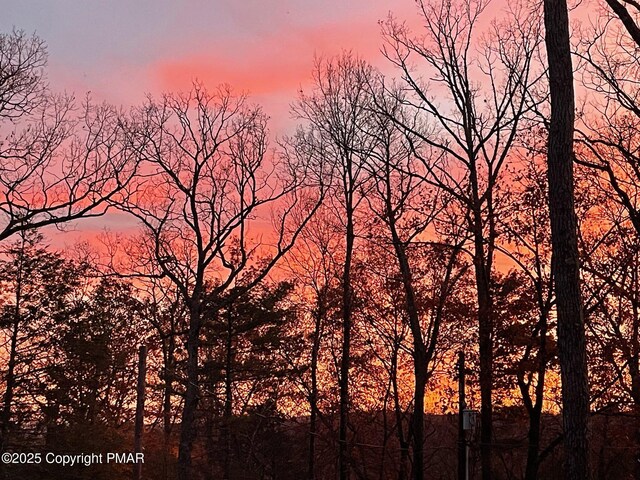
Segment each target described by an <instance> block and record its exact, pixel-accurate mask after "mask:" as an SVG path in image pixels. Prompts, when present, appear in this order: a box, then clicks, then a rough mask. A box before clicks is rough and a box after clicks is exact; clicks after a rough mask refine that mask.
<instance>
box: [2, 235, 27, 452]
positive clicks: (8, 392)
mask: <svg viewBox="0 0 640 480" xmlns="http://www.w3.org/2000/svg"><path fill="white" fill-rule="evenodd" d="M24 246H25V236H24V235H22V250H21V252H20V260H19V262H20V265H19V267H18V272H17V275H16V295H15V299H16V304H15V310H14V316H13V330H12V331H11V344H10V347H9V362H8V364H7V375H6V377H5V378H6V380H5V385H6V389H5V392H4V399H3V405H2V418H0V422H1V424H0V451H4V449H5V448H6V446H7V445H6V443H7V435H8V433H9V423H10V422H11V404H12V403H13V391H14V389H15V384H16V375H15V370H16V363H17V361H18V332H19V331H20V330H19V328H20V317H21V315H20V305H21V303H22V274H23V271H22V270H23V265H24V264H23V261H24Z"/></svg>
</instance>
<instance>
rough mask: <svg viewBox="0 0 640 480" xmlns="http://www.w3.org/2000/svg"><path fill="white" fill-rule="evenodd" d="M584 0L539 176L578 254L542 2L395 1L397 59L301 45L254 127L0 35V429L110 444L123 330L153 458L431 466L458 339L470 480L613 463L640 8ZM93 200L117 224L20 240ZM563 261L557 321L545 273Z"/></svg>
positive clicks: (629, 439)
mask: <svg viewBox="0 0 640 480" xmlns="http://www.w3.org/2000/svg"><path fill="white" fill-rule="evenodd" d="M545 3H548V2H545ZM607 4H608V6H609V7H607V8H611V10H608V9H606V8H605V6H602V8H603V14H602V16H601V17H599V19H598V20H597V21H596V22H595V23H594V24H593V25H591V26H590V27H589V28H588V29H587V28H583V29H582V30H579V31H576V32H575V33H576V41H575V42H574V51H573V61H574V64H575V65H576V66H577V67H578V69H577V71H576V73H575V74H574V81H575V82H576V84H577V85H580V90H579V92H580V96H579V97H578V98H579V101H578V103H577V107H576V111H577V115H576V120H575V133H574V145H573V152H574V153H573V154H572V155H570V156H573V157H575V158H573V160H574V162H573V163H574V164H575V165H574V166H575V172H573V175H574V178H573V179H571V178H570V177H571V175H568V176H567V178H568V179H569V180H570V182H569V184H568V185H566V184H565V185H564V186H562V188H560V187H558V186H557V185H559V184H558V183H552V184H553V185H556V187H554V188H556V190H562V191H561V192H560V193H565V194H567V195H568V197H567V198H574V200H573V201H574V202H575V212H576V213H575V217H572V216H571V215H573V212H572V211H571V210H566V209H565V211H566V212H569V218H570V220H572V219H573V218H575V219H576V222H577V227H578V228H577V230H576V229H573V230H575V233H577V243H578V247H579V255H580V258H579V259H573V258H572V257H571V255H568V256H566V257H560V256H558V253H557V252H558V250H557V249H556V247H557V244H558V243H557V241H558V240H557V238H556V239H554V240H553V241H552V235H551V221H550V217H551V216H550V211H549V207H548V197H549V194H550V191H549V189H550V187H549V185H550V183H549V181H548V179H547V153H549V158H551V157H553V155H556V154H555V153H553V155H552V152H551V149H549V152H547V150H548V145H555V144H553V143H548V138H549V136H550V134H551V135H553V134H554V133H553V132H554V130H553V128H551V131H550V126H551V124H552V122H553V121H555V120H554V119H553V118H552V117H551V113H552V112H551V110H552V108H551V104H550V82H549V72H550V70H549V68H548V67H549V63H548V62H547V61H546V58H547V52H546V51H545V41H544V28H543V15H542V13H543V12H542V7H540V6H537V5H535V6H534V5H529V4H527V3H522V4H520V3H518V4H510V5H509V6H508V8H507V9H506V10H505V11H502V12H500V15H499V18H498V19H497V20H495V21H493V22H491V23H490V22H488V20H490V19H491V12H490V9H491V7H490V6H489V2H485V1H472V0H468V1H455V2H442V3H438V2H434V3H423V2H418V11H417V14H418V16H419V23H420V25H421V26H422V29H421V30H420V31H415V32H413V31H412V30H411V29H409V27H408V26H407V24H405V23H403V22H401V21H399V20H397V19H395V18H394V17H392V16H390V17H389V18H388V19H386V20H385V21H383V22H381V29H382V54H383V55H384V56H385V57H386V58H387V59H388V61H389V62H390V63H391V64H392V65H394V66H395V67H396V69H397V74H398V76H397V78H394V79H392V78H389V77H385V76H384V75H383V74H381V73H380V72H379V71H377V70H376V69H374V68H373V67H372V66H370V65H369V64H367V62H365V61H364V60H362V59H360V58H358V57H357V55H355V54H352V53H349V52H345V53H343V54H342V55H339V56H337V57H332V58H320V59H318V60H317V61H316V64H315V67H314V69H313V72H312V81H311V83H310V85H309V86H308V87H305V88H303V89H302V90H301V91H300V92H299V94H298V96H297V98H296V99H294V100H293V103H292V106H291V113H292V115H293V116H294V117H295V118H296V119H297V120H298V122H299V126H298V128H297V129H296V130H295V132H294V133H292V134H291V135H289V136H283V137H280V138H278V139H276V140H275V141H274V140H273V139H271V136H270V132H269V129H268V117H267V116H266V114H265V113H264V112H263V111H262V109H261V108H260V107H259V106H257V105H255V104H253V103H251V101H250V100H249V99H248V98H247V97H246V96H244V95H239V94H236V93H234V92H233V90H232V89H231V87H228V86H220V87H215V88H213V87H209V86H205V85H202V84H200V83H195V84H194V85H193V87H192V88H191V89H190V90H189V91H187V92H182V93H168V94H165V95H162V96H160V97H152V96H149V97H148V98H147V100H146V101H145V102H144V103H142V104H141V105H139V106H135V107H132V108H130V109H128V110H123V109H118V108H115V107H113V106H110V105H107V104H96V103H94V102H93V101H92V100H91V99H90V98H86V99H85V100H83V101H77V100H76V99H75V98H74V97H72V96H69V95H60V94H56V93H54V92H52V91H51V90H50V89H49V87H48V85H47V82H46V75H45V70H44V67H45V64H46V59H47V55H46V47H45V44H44V43H43V41H42V40H40V39H39V38H37V37H35V36H29V35H26V34H24V33H23V32H20V31H14V32H11V33H6V34H3V35H1V36H0V73H1V77H0V119H1V120H2V125H1V127H0V130H1V132H2V135H3V136H2V141H1V142H0V240H2V241H3V247H4V250H3V254H2V258H1V259H0V285H1V290H0V329H1V332H2V337H1V338H2V345H3V352H2V373H3V374H2V387H3V392H4V393H3V396H2V406H1V407H0V408H1V410H0V435H1V436H0V443H1V446H2V450H3V451H16V452H17V451H52V452H59V453H76V452H83V453H92V452H107V451H112V452H120V451H130V450H131V449H132V446H133V426H134V417H135V414H136V400H137V397H136V382H137V368H138V365H137V361H138V347H139V346H140V345H145V346H146V347H147V348H148V361H147V366H148V370H147V375H146V379H147V386H146V389H145V394H146V399H145V400H146V403H145V409H144V419H145V420H144V421H145V428H144V433H143V444H144V448H145V450H144V451H145V452H146V462H145V465H144V466H143V472H144V475H145V476H148V477H149V478H176V477H177V478H178V479H181V480H187V479H195V478H208V479H219V478H223V479H227V480H232V479H240V478H252V479H253V478H256V479H258V478H260V479H275V478H291V479H299V478H308V479H310V480H313V479H318V480H320V479H329V478H336V477H339V478H340V479H341V480H347V479H349V478H359V479H369V478H380V479H387V478H388V479H391V478H394V479H396V478H397V479H400V480H402V479H408V478H412V479H415V480H421V479H422V478H425V477H427V478H455V477H456V475H459V474H460V472H458V473H457V472H456V469H458V468H459V464H458V456H457V455H458V453H457V452H458V446H459V444H458V442H459V441H460V439H459V438H458V437H457V419H456V417H455V416H454V413H455V412H456V411H457V408H458V405H457V404H458V395H459V394H458V385H457V378H456V375H458V374H459V372H457V370H456V361H457V359H458V355H459V354H460V353H463V354H464V356H465V358H466V367H465V370H464V374H465V377H466V384H465V385H464V387H465V391H466V397H467V398H466V400H467V406H468V407H470V408H471V407H473V408H475V409H477V410H479V417H480V421H479V425H478V428H477V430H476V431H474V432H472V433H468V434H467V435H468V438H467V441H468V442H469V444H470V446H471V457H470V463H471V465H470V466H471V468H472V478H474V477H473V476H474V475H475V476H478V477H480V476H481V477H482V478H483V479H489V478H525V479H527V480H532V479H535V478H573V477H571V475H573V476H575V475H577V474H576V473H575V472H581V471H582V472H584V471H586V469H587V468H588V467H589V465H590V467H591V471H592V472H593V473H594V476H596V475H597V477H598V478H636V477H637V476H638V475H640V462H638V459H640V426H638V425H639V424H638V417H637V415H638V405H640V364H639V359H640V281H639V273H640V261H639V260H640V257H639V255H638V254H639V252H640V249H639V247H640V241H639V240H640V237H639V235H640V212H639V211H638V208H639V207H638V201H637V198H638V191H637V185H638V182H639V181H640V178H639V176H640V170H638V162H639V157H638V142H637V137H638V136H637V132H638V128H640V106H639V103H638V100H637V99H638V94H639V93H640V92H639V90H638V86H637V83H636V77H637V73H638V66H639V63H638V58H637V48H638V46H640V43H637V42H639V39H640V35H636V34H637V32H638V31H640V30H638V28H637V25H636V23H635V21H634V18H635V17H634V16H633V15H634V14H635V13H640V12H629V11H628V10H627V8H629V9H633V8H635V7H634V6H633V4H631V3H629V4H625V5H626V7H625V6H623V5H622V4H619V3H618V2H616V1H614V0H611V1H607ZM547 7H548V5H545V8H547ZM565 10H566V9H565ZM625 12H626V13H625ZM546 20H547V25H546V26H547V33H548V32H549V27H550V25H551V24H550V23H549V22H550V21H551V20H553V18H550V17H548V16H547V18H546ZM560 26H562V25H560ZM578 34H579V36H578ZM556 53H557V52H556ZM549 58H552V56H551V55H549ZM551 83H552V84H553V82H551ZM556 86H557V85H556ZM551 93H552V94H553V91H551ZM553 98H556V99H557V97H553ZM556 105H557V103H556ZM565 106H566V105H565ZM570 110H571V111H573V108H570ZM570 116H571V115H570ZM565 126H566V125H565ZM569 128H572V127H571V125H569ZM550 132H551V133H550ZM570 144H571V142H569V146H571V145H570ZM569 151H570V150H569ZM554 152H556V151H555V150H554ZM553 158H555V157H553ZM565 160H566V159H565ZM569 160H572V159H571V158H569ZM571 163H572V162H571V161H569V162H568V164H569V166H568V168H569V170H570V169H571ZM552 165H553V164H552ZM571 182H575V187H573V186H572V185H571ZM572 191H573V192H575V195H572ZM555 193H558V192H555ZM551 198H558V196H557V195H556V196H555V197H554V196H553V195H552V196H551ZM568 203H571V202H568ZM552 205H553V202H552ZM566 206H567V205H564V207H566ZM556 207H557V205H556ZM560 207H563V205H562V204H561V205H560ZM553 212H554V210H552V212H551V213H553ZM113 213H117V214H118V215H126V216H128V218H133V219H135V220H136V221H137V224H138V227H139V229H138V231H137V232H136V233H133V234H130V235H129V234H127V235H125V234H123V233H118V232H114V233H111V234H105V235H103V236H102V237H101V239H100V246H99V247H98V248H96V247H95V246H91V245H79V246H76V247H73V248H68V249H66V250H64V251H55V250H54V249H51V248H49V247H48V246H47V243H46V241H45V240H44V237H43V235H45V234H46V230H43V228H44V227H47V226H57V227H58V228H65V227H66V226H67V225H68V224H69V222H71V221H74V220H77V219H83V218H87V217H98V216H101V215H105V214H108V215H110V214H113ZM553 218H557V217H553ZM569 224H571V222H569ZM569 230H571V229H569ZM561 240H563V239H561ZM552 252H554V253H552ZM563 262H564V263H563ZM559 265H560V268H559ZM564 267H567V268H564ZM578 267H579V268H580V273H581V281H582V285H581V292H582V293H581V298H576V295H573V296H572V297H571V298H569V301H571V302H574V304H576V302H577V304H578V305H579V306H580V308H579V310H580V311H581V313H580V315H578V317H579V318H578V320H577V321H575V319H574V320H571V319H569V320H570V321H568V320H567V318H568V317H563V316H562V315H564V313H562V312H565V311H566V310H562V309H559V308H557V307H558V303H559V302H560V300H561V299H562V300H563V301H566V300H567V298H566V290H563V295H560V294H559V292H560V286H559V285H557V284H556V282H554V274H555V275H556V276H557V275H558V272H562V271H566V270H567V269H569V270H571V269H572V268H573V269H575V268H578ZM563 268H564V270H563ZM576 280H577V279H576ZM556 286H557V287H558V290H557V292H558V295H557V298H556ZM563 288H564V287H563ZM563 305H564V304H563ZM562 322H564V323H562ZM572 322H573V323H572ZM558 323H560V324H561V325H562V326H563V327H562V328H564V330H562V329H561V334H560V335H558ZM583 334H584V336H585V338H586V341H585V342H584V344H583V342H582V335H583ZM559 349H560V352H561V353H562V352H564V357H563V356H561V355H559ZM570 352H571V353H570ZM583 357H584V358H585V360H586V363H587V366H588V372H589V375H588V382H589V385H588V387H589V392H584V395H583V396H582V397H580V395H581V390H580V384H579V383H580V375H581V374H582V373H581V372H580V365H579V360H580V359H581V358H583ZM576 359H577V360H578V362H577V363H575V362H574V363H575V365H577V367H575V365H574V363H570V362H569V363H568V361H569V360H570V361H572V362H573V361H575V360H576ZM572 368H573V370H572ZM572 375H573V377H572ZM576 375H577V376H576ZM561 377H562V378H568V379H572V381H573V380H576V378H577V380H576V382H577V383H576V384H575V385H574V384H571V385H572V386H571V390H570V391H569V390H567V389H568V388H569V387H568V386H567V385H568V382H566V385H565V388H564V389H561V381H560V379H561ZM585 380H586V379H585ZM576 385H577V386H576ZM574 387H575V388H574ZM567 392H569V394H567ZM587 393H588V398H587ZM563 395H564V396H563ZM570 395H574V397H571V398H577V400H576V401H573V400H572V401H567V399H568V398H570ZM582 400H584V402H585V405H586V404H587V403H588V405H589V411H588V412H587V413H588V414H589V416H590V417H591V419H592V426H593V428H592V430H591V437H590V438H591V440H592V441H591V444H590V446H587V443H586V441H587V439H586V437H585V432H582V431H581V428H582V427H581V424H580V415H582V413H581V403H580V402H581V401H582ZM561 416H563V417H564V419H565V423H564V426H563V424H562V420H561V418H560V417H561ZM567 418H569V419H571V421H570V422H567ZM576 419H578V420H577V423H575V425H577V427H575V428H574V423H572V422H574V420H576ZM625 419H630V420H632V421H625ZM563 443H565V446H568V447H570V446H571V445H581V450H580V451H579V452H577V453H575V452H574V451H575V448H574V449H573V450H572V449H571V448H568V449H567V450H565V451H566V452H567V453H566V454H565V455H563V454H562V451H561V448H560V447H561V445H562V444H563ZM563 458H564V460H567V465H568V470H567V472H569V473H567V476H566V477H562V474H561V472H560V470H559V469H558V468H557V466H556V463H557V462H558V461H561V460H562V459H563ZM581 462H582V463H581ZM588 464H589V465H588ZM2 468H3V469H4V474H5V477H6V478H26V477H27V476H28V477H29V478H89V477H91V478H102V477H101V475H102V476H104V478H126V477H128V476H130V475H131V469H130V466H127V465H115V466H114V465H110V466H101V467H100V468H96V467H82V466H80V467H73V468H69V467H60V466H51V465H44V464H40V465H22V466H17V465H12V466H7V465H5V466H3V467H2ZM581 469H582V470H581ZM579 475H582V474H579ZM634 476H635V477H634ZM576 478H578V477H576Z"/></svg>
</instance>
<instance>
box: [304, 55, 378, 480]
mask: <svg viewBox="0 0 640 480" xmlns="http://www.w3.org/2000/svg"><path fill="white" fill-rule="evenodd" d="M373 75H374V72H373V69H372V68H371V67H370V66H369V65H367V64H366V63H365V62H364V61H362V60H359V59H357V58H356V57H354V56H353V55H351V54H348V53H345V54H343V55H342V56H340V57H337V58H335V59H329V60H318V61H317V62H316V66H315V69H314V71H313V82H314V84H313V90H312V91H311V93H308V94H307V93H305V92H304V91H301V92H300V96H299V98H298V101H297V102H296V103H294V105H293V108H292V110H293V113H294V115H295V116H296V117H297V118H298V119H302V120H305V121H306V122H308V128H309V130H308V133H307V135H306V139H307V145H308V146H307V148H308V150H309V151H312V152H313V153H314V155H313V157H311V158H310V160H312V161H313V162H314V166H313V167H312V168H315V169H321V168H326V169H327V172H328V174H329V178H332V179H333V183H332V185H331V188H332V191H333V192H335V196H332V200H333V202H334V203H332V207H333V208H334V209H335V211H336V212H337V218H338V219H340V221H341V222H343V228H344V239H345V252H344V267H343V269H342V289H343V292H342V352H341V358H340V375H339V384H340V432H339V469H340V480H348V478H349V477H350V475H351V467H350V465H349V463H350V459H349V455H350V454H349V444H348V443H349V439H348V438H347V430H348V422H349V419H348V417H349V403H350V400H349V370H350V367H351V330H352V312H353V291H352V278H351V277H352V275H351V270H352V263H353V256H354V247H355V242H356V225H355V215H356V211H357V209H358V207H359V206H360V204H361V203H362V201H363V198H364V196H363V195H362V193H361V192H362V188H364V187H363V186H364V184H365V180H366V170H365V169H364V161H365V159H366V158H368V156H369V155H370V152H371V150H372V148H373V145H374V144H375V140H374V137H372V136H371V133H372V132H370V131H367V129H368V127H373V126H374V124H373V123H372V122H371V120H370V119H371V118H372V116H373V114H372V110H371V104H370V103H371V100H370V96H369V94H368V89H367V86H368V85H369V84H370V83H371V79H372V77H373ZM323 159H324V164H323Z"/></svg>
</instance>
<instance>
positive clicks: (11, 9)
mask: <svg viewBox="0 0 640 480" xmlns="http://www.w3.org/2000/svg"><path fill="white" fill-rule="evenodd" d="M504 3H505V2H504V0H494V2H493V3H492V5H491V7H490V9H491V10H492V11H489V12H486V13H487V14H488V17H491V16H493V15H494V14H495V13H496V12H499V9H500V8H502V6H503V5H504ZM0 11H2V15H1V16H0V31H2V32H9V31H11V29H13V28H17V29H22V30H24V31H26V32H27V33H36V34H37V35H38V36H39V37H40V38H42V39H43V40H44V41H45V42H46V44H47V48H48V53H49V62H48V68H47V72H48V79H49V83H50V86H51V88H52V90H53V91H67V92H73V93H75V94H76V96H78V97H80V98H82V97H84V95H85V94H87V93H88V92H90V95H91V97H92V99H93V100H95V101H106V102H109V103H113V104H115V105H120V106H123V107H125V108H127V107H129V106H133V105H136V104H140V103H141V102H142V101H143V100H144V97H145V95H146V94H148V93H150V94H154V95H157V94H159V93H161V92H167V91H180V90H187V89H189V88H190V86H191V84H192V82H193V81H194V80H195V79H198V80H199V81H201V82H203V83H204V84H205V85H207V86H209V87H210V88H214V87H215V86H217V85H219V84H220V83H229V84H230V85H232V86H233V87H234V89H236V91H238V92H246V93H248V94H249V95H250V98H251V99H252V100H253V101H255V102H257V103H259V104H260V105H262V106H263V108H264V110H265V112H266V113H267V114H268V115H269V116H270V117H271V120H270V129H271V132H272V134H273V135H283V134H287V133H291V132H292V130H293V128H294V126H295V121H294V120H292V119H291V115H290V113H289V107H290V104H291V102H292V101H294V100H295V98H296V95H297V92H298V91H299V89H300V88H301V87H302V88H305V86H308V84H309V82H310V78H311V72H312V69H313V64H314V57H315V56H332V55H336V54H339V53H340V52H341V51H343V50H350V51H352V52H353V53H355V54H358V55H359V56H361V57H363V58H364V59H366V60H368V61H370V62H371V63H372V64H373V65H374V66H376V67H378V68H380V69H381V70H382V71H384V72H385V73H392V72H393V69H392V67H391V65H390V63H389V62H388V60H386V59H385V58H384V57H383V56H382V55H381V53H380V47H381V45H382V38H381V35H380V26H379V24H378V22H379V21H381V20H384V19H386V18H387V17H388V16H389V14H390V13H392V14H393V15H394V16H395V17H396V18H397V19H399V20H401V21H402V20H406V21H407V23H408V24H409V25H410V26H412V27H413V28H414V29H416V30H419V27H420V24H419V17H418V15H417V7H416V4H415V1H414V0H348V1H345V0H322V1H313V0H242V1H238V0H182V1H180V0H0ZM127 222H128V221H127V220H126V219H125V218H124V217H122V216H120V217H112V216H108V218H107V217H105V218H103V219H101V220H99V221H96V220H88V221H87V222H86V224H84V225H83V226H81V227H80V228H82V229H87V228H88V229H89V230H92V231H93V232H94V234H95V232H96V230H98V229H102V228H104V227H107V228H110V229H114V228H115V229H117V228H116V227H118V226H123V227H125V228H128V227H132V225H126V226H125V224H127ZM129 222H132V220H129Z"/></svg>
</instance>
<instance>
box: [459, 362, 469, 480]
mask: <svg viewBox="0 0 640 480" xmlns="http://www.w3.org/2000/svg"><path fill="white" fill-rule="evenodd" d="M466 408H467V404H466V402H465V395H464V352H462V351H461V352H459V353H458V409H459V410H458V480H468V478H469V473H468V471H467V470H468V455H469V454H468V447H467V442H466V438H465V431H464V411H465V409H466Z"/></svg>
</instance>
